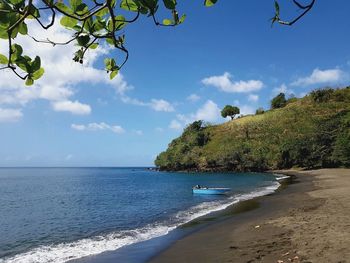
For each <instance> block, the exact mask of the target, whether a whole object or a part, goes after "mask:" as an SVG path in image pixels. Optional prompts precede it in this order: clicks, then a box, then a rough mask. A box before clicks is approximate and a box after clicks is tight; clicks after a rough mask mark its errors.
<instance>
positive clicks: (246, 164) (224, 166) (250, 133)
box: [155, 87, 350, 171]
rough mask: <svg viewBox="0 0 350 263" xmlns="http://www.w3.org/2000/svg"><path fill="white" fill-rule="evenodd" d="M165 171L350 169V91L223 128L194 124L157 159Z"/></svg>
mask: <svg viewBox="0 0 350 263" xmlns="http://www.w3.org/2000/svg"><path fill="white" fill-rule="evenodd" d="M155 164H156V166H157V167H159V168H160V169H161V170H173V171H178V170H196V171H213V170H216V171H263V170H267V169H282V168H291V167H303V168H317V167H339V166H346V167H349V166H350V87H347V88H344V89H336V90H332V89H324V90H318V91H314V92H312V93H311V94H309V95H307V96H305V97H304V98H301V99H291V100H289V101H288V102H287V105H286V106H285V107H283V108H279V109H274V110H269V111H266V112H264V113H263V114H258V115H252V116H245V117H242V118H238V119H235V120H232V121H229V122H226V123H224V124H221V125H213V126H210V125H209V126H206V127H203V123H202V122H201V121H197V122H194V123H192V124H190V125H189V126H188V127H187V128H186V129H185V130H184V132H183V134H182V135H181V136H180V137H179V138H177V139H175V140H173V141H172V142H171V143H170V144H169V147H168V149H167V150H166V151H165V152H162V153H161V154H159V155H158V156H157V159H156V160H155Z"/></svg>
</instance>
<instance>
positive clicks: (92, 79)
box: [0, 17, 133, 114]
mask: <svg viewBox="0 0 350 263" xmlns="http://www.w3.org/2000/svg"><path fill="white" fill-rule="evenodd" d="M56 20H57V21H59V20H60V17H58V18H57V19H56ZM28 29H29V33H30V34H31V35H32V36H34V37H36V38H37V39H42V40H43V39H44V40H45V39H47V38H49V39H50V40H54V41H57V42H65V41H67V40H68V39H70V38H71V37H72V35H71V34H72V32H70V31H67V30H66V29H64V28H63V27H62V26H60V25H59V22H57V23H56V24H55V25H54V26H53V27H51V28H50V29H48V30H42V29H41V27H40V26H39V25H38V24H37V23H36V21H35V20H32V21H29V22H28ZM3 41H4V40H0V53H2V54H6V53H7V52H8V51H7V45H4V43H5V42H3ZM16 42H17V43H18V44H20V45H22V47H23V48H24V54H26V55H29V56H31V57H34V56H36V55H38V56H40V57H41V60H42V65H43V67H44V68H45V74H44V76H43V77H42V78H41V79H39V80H37V81H36V82H35V83H34V85H33V86H30V87H26V86H25V85H24V82H23V81H22V80H20V79H19V78H17V77H16V76H15V75H14V74H13V73H12V72H10V71H8V70H1V71H0V79H1V82H0V105H1V104H7V105H20V106H21V107H24V106H25V105H26V104H27V103H28V102H30V101H34V100H38V99H44V100H48V101H50V102H51V103H52V106H53V109H56V108H58V109H59V108H61V107H60V106H62V105H64V104H67V101H71V102H72V101H73V100H72V97H73V96H74V95H75V93H76V89H75V88H76V86H77V85H80V84H84V83H89V84H95V85H101V84H104V85H107V86H110V87H112V88H114V89H115V90H116V92H117V94H124V93H125V92H126V91H128V90H131V89H133V87H132V86H130V85H129V84H128V83H127V82H126V81H125V80H124V78H123V75H122V74H118V75H117V76H116V77H115V78H114V79H113V80H109V77H108V74H107V73H106V72H105V71H104V70H99V69H96V68H94V64H95V62H96V61H97V60H98V59H99V58H100V57H101V56H102V55H105V54H107V53H108V51H109V50H108V49H107V48H105V47H99V48H97V49H96V50H94V51H88V52H87V53H86V58H85V60H84V65H81V64H79V63H75V62H74V61H73V60H72V58H73V55H74V52H75V51H76V50H77V46H75V45H74V43H71V44H69V45H65V46H59V45H56V46H55V47H52V45H49V44H38V43H36V42H34V41H33V40H32V39H31V38H29V37H24V36H19V37H18V38H17V39H16ZM60 102H62V103H61V104H60ZM55 105H56V106H55ZM57 105H58V106H57ZM73 105H75V106H76V107H77V108H80V109H75V110H73V111H70V112H72V113H75V114H76V113H77V112H84V113H87V112H89V111H91V107H90V106H89V105H87V104H86V103H81V102H79V101H77V100H75V102H72V103H71V105H70V106H71V107H73ZM66 106H67V105H66ZM81 106H83V107H81ZM67 107H69V106H67ZM89 108H90V110H89ZM81 109H82V111H81Z"/></svg>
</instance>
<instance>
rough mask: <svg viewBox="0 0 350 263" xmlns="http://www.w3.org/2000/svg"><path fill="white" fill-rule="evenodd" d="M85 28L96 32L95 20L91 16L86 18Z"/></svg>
mask: <svg viewBox="0 0 350 263" xmlns="http://www.w3.org/2000/svg"><path fill="white" fill-rule="evenodd" d="M84 29H85V30H87V31H89V32H90V33H91V32H94V21H93V20H92V18H91V17H89V18H88V19H87V20H85V24H84Z"/></svg>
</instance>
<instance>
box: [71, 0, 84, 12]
mask: <svg viewBox="0 0 350 263" xmlns="http://www.w3.org/2000/svg"><path fill="white" fill-rule="evenodd" d="M81 3H82V1H81V0H69V4H70V6H71V7H72V10H73V11H74V12H75V11H77V7H78V6H79V5H80V4H81Z"/></svg>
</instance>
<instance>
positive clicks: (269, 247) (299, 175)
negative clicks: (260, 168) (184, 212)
mask: <svg viewBox="0 0 350 263" xmlns="http://www.w3.org/2000/svg"><path fill="white" fill-rule="evenodd" d="M271 172H273V173H277V174H283V175H289V176H290V175H291V176H293V177H294V183H292V184H290V185H288V187H287V188H285V189H283V191H278V190H277V192H275V193H274V194H272V195H268V196H263V197H257V198H254V199H253V200H254V201H256V202H257V203H258V207H257V208H255V209H252V210H250V211H246V212H244V213H239V214H236V215H235V216H231V217H230V218H228V219H225V220H224V221H222V222H217V223H213V224H211V225H209V226H206V227H204V228H203V229H200V230H199V231H197V232H194V233H192V234H190V235H188V236H185V237H183V238H181V239H180V240H178V241H176V242H175V243H173V244H172V245H171V246H170V247H168V248H166V249H165V250H163V251H162V252H161V253H159V254H158V255H156V256H155V257H153V258H151V259H150V260H149V262H152V263H162V262H165V263H168V262H169V263H171V262H278V261H279V262H342V263H344V262H349V261H347V260H349V258H350V250H349V249H348V248H349V247H350V232H349V231H348V230H349V229H350V223H348V218H349V216H350V194H349V193H350V169H320V170H310V171H294V170H278V171H271Z"/></svg>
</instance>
